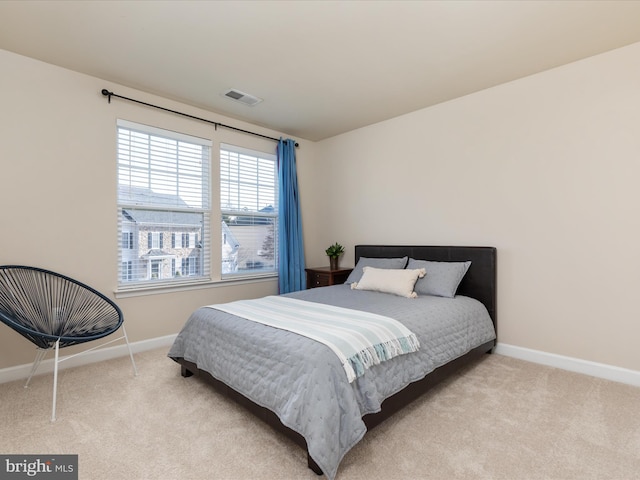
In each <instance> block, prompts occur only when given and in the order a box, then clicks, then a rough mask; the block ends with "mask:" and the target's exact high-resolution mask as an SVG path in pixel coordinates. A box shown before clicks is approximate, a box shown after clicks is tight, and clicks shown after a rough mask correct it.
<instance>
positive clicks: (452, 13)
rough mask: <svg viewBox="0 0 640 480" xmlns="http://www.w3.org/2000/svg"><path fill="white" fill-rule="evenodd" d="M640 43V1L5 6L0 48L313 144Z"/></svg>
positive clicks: (265, 1) (28, 3)
mask: <svg viewBox="0 0 640 480" xmlns="http://www.w3.org/2000/svg"><path fill="white" fill-rule="evenodd" d="M638 41H640V1H613V0H611V1H595V0H589V1H581V0H569V1H559V0H558V1H542V0H534V1H524V0H523V1H516V0H512V1H504V0H500V1H489V0H487V1H476V0H474V1H468V0H461V1H451V0H449V1H438V0H432V1H417V0H414V1H380V0H378V1H310V0H307V1H268V0H263V1H163V2H156V1H77V0H76V1H54V0H48V1H7V0H4V1H0V48H1V49H4V50H9V51H12V52H16V53H19V54H22V55H26V56H29V57H33V58H36V59H39V60H43V61H45V62H48V63H52V64H55V65H60V66H62V67H65V68H69V69H71V70H76V71H78V72H83V73H86V74H89V75H93V76H96V77H99V78H102V79H105V80H107V81H110V82H115V83H119V84H123V85H127V86H130V87H134V88H137V89H140V90H144V91H147V92H151V93H155V94H158V95H162V96H164V97H167V98H171V99H175V100H179V101H181V102H184V103H187V104H191V105H194V106H197V107H201V108H204V109H207V110H210V111H212V112H218V113H220V114H224V115H227V116H229V117H232V118H237V119H241V120H246V121H249V122H251V123H254V124H256V125H262V126H265V127H269V128H271V129H274V130H276V131H280V132H284V133H287V134H289V135H291V136H294V137H297V138H304V139H308V140H314V141H316V140H320V139H323V138H327V137H331V136H334V135H337V134H340V133H343V132H347V131H350V130H353V129H356V128H359V127H362V126H365V125H369V124H372V123H376V122H379V121H382V120H385V119H388V118H392V117H395V116H398V115H402V114H404V113H408V112H411V111H414V110H418V109H421V108H424V107H427V106H430V105H434V104H437V103H440V102H443V101H447V100H450V99H453V98H456V97H460V96H463V95H466V94H469V93H473V92H476V91H479V90H482V89H485V88H488V87H491V86H494V85H498V84H501V83H504V82H508V81H511V80H514V79H517V78H521V77H524V76H526V75H531V74H533V73H537V72H540V71H543V70H547V69H549V68H553V67H556V66H559V65H563V64H566V63H569V62H572V61H575V60H579V59H582V58H585V57H589V56H591V55H595V54H598V53H602V52H605V51H608V50H611V49H614V48H618V47H621V46H624V45H628V44H631V43H635V42H638ZM105 86H107V85H105ZM229 88H235V89H238V90H241V91H243V92H246V93H250V94H252V95H255V96H258V97H261V98H263V99H264V101H263V102H262V103H260V104H258V105H256V106H254V107H248V106H245V105H242V104H238V103H234V102H233V101H231V100H229V99H227V98H224V97H222V96H221V93H222V92H224V91H225V90H227V89H229ZM114 92H115V93H118V91H117V89H115V90H114Z"/></svg>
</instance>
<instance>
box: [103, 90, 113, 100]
mask: <svg viewBox="0 0 640 480" xmlns="http://www.w3.org/2000/svg"><path fill="white" fill-rule="evenodd" d="M102 95H104V96H105V97H109V103H111V95H113V92H110V91H109V90H107V89H106V88H103V89H102Z"/></svg>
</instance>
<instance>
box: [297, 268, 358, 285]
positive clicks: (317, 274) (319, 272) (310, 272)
mask: <svg viewBox="0 0 640 480" xmlns="http://www.w3.org/2000/svg"><path fill="white" fill-rule="evenodd" d="M351 270H353V268H339V269H337V270H331V269H330V268H329V267H316V268H305V271H306V272H307V288H314V287H327V286H329V285H338V284H340V283H344V282H345V280H346V279H347V277H348V276H349V274H350V273H351Z"/></svg>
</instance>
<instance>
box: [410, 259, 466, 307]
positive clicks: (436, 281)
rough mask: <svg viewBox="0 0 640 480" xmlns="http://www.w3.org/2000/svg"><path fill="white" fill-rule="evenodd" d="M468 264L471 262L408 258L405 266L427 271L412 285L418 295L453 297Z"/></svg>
mask: <svg viewBox="0 0 640 480" xmlns="http://www.w3.org/2000/svg"><path fill="white" fill-rule="evenodd" d="M470 266H471V262H432V261H429V260H415V259H413V258H410V259H409V264H408V265H407V268H409V269H413V268H424V269H425V270H426V271H427V274H426V275H425V276H424V278H419V279H418V281H417V282H416V285H415V287H414V291H415V292H416V293H417V294H418V295H435V296H438V297H449V298H453V297H455V296H456V290H458V285H460V282H461V281H462V279H463V277H464V275H465V273H467V270H469V267H470Z"/></svg>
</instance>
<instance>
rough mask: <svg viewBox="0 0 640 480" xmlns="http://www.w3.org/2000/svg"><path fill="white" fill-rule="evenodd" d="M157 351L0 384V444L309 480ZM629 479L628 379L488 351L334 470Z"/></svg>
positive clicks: (152, 468) (639, 450) (104, 465)
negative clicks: (54, 400) (27, 382)
mask: <svg viewBox="0 0 640 480" xmlns="http://www.w3.org/2000/svg"><path fill="white" fill-rule="evenodd" d="M165 355H166V350H155V351H150V352H145V353H141V354H138V355H136V360H137V362H138V367H139V370H140V375H139V376H138V377H133V375H132V372H131V364H130V363H129V360H128V359H127V358H122V359H116V360H111V361H108V362H105V363H102V364H94V365H89V366H85V367H80V368H75V369H70V370H66V371H64V372H62V374H61V376H60V379H59V397H58V421H57V422H55V423H50V422H49V416H50V408H51V405H50V400H51V398H50V397H51V386H52V378H51V377H52V375H43V376H40V377H37V378H35V379H34V380H32V384H31V386H30V387H29V388H28V389H24V388H23V387H22V382H12V383H7V384H2V385H0V425H1V427H0V428H1V430H0V432H1V434H0V453H2V454H8V453H22V454H26V453H30V454H64V453H68V454H78V455H79V473H80V475H79V478H81V479H83V480H101V479H105V480H107V479H108V480H115V479H128V480H137V479H139V480H143V479H154V480H156V479H159V480H172V479H176V480H178V479H179V480H188V479H221V480H225V479H230V480H235V479H303V480H304V479H309V480H312V479H317V478H324V477H318V476H316V475H315V474H314V473H313V472H311V471H310V470H308V469H307V467H306V457H305V454H304V452H303V451H302V449H301V448H299V447H298V446H297V445H295V444H293V443H291V442H290V441H289V440H288V439H286V438H284V437H283V436H281V435H280V434H278V433H276V432H275V431H273V430H272V429H271V428H270V427H268V426H265V425H264V424H262V423H261V422H260V421H257V420H255V419H254V417H253V416H251V415H250V414H248V413H246V412H245V411H244V410H243V409H242V408H241V407H238V406H236V405H235V404H233V403H230V402H229V401H228V400H227V399H225V398H224V397H221V396H219V395H218V394H217V393H215V392H214V391H213V390H212V389H211V388H210V387H209V386H208V385H207V384H205V383H202V382H201V381H199V380H197V379H195V378H182V377H181V376H180V372H179V367H178V365H177V364H175V363H174V362H172V361H171V360H169V359H168V358H166V356H165ZM467 478H480V479H508V480H518V479H523V480H528V479H531V480H534V479H576V480H578V479H579V480H585V479H598V480H600V479H620V480H625V479H640V389H639V388H635V387H631V386H628V385H623V384H619V383H613V382H608V381H605V380H601V379H596V378H592V377H588V376H584V375H579V374H574V373H570V372H566V371H562V370H558V369H553V368H548V367H544V366H540V365H535V364H531V363H527V362H523V361H520V360H515V359H512V358H508V357H503V356H500V355H487V356H486V358H484V360H482V361H481V362H480V363H478V364H476V365H474V366H473V367H471V368H468V369H466V370H465V371H464V372H463V373H462V374H460V375H458V376H457V377H455V378H453V379H451V380H449V381H447V382H446V383H444V384H443V385H441V386H439V387H438V388H436V389H435V390H433V391H432V392H431V393H428V394H427V395H425V396H423V397H422V398H421V399H419V400H417V401H416V402H414V404H413V405H412V406H410V407H408V408H407V409H405V410H404V411H402V412H400V413H399V414H397V415H396V416H394V417H393V418H392V419H390V420H389V421H387V422H385V423H383V424H382V425H380V426H379V427H377V428H376V429H374V430H372V431H371V432H370V433H369V434H368V435H367V436H365V439H364V440H363V441H362V442H361V443H360V444H358V445H357V446H356V447H355V448H354V449H353V450H351V451H350V452H349V453H348V454H347V456H346V457H345V458H344V460H343V461H342V464H341V466H340V468H339V470H338V476H337V480H356V479H363V480H364V479H391V480H393V479H438V480H440V479H467Z"/></svg>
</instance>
